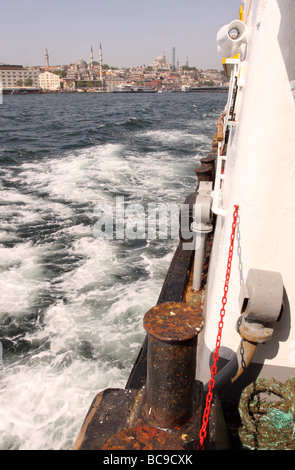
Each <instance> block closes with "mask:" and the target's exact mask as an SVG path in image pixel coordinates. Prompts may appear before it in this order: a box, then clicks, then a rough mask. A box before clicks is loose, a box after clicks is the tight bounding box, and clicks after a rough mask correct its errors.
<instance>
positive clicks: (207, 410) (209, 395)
mask: <svg viewBox="0 0 295 470" xmlns="http://www.w3.org/2000/svg"><path fill="white" fill-rule="evenodd" d="M234 208H235V210H234V213H233V223H232V231H231V236H230V247H229V252H228V260H227V269H226V275H225V283H224V289H223V297H222V301H221V303H222V308H221V310H220V320H219V323H218V333H217V338H216V345H215V351H214V354H213V365H212V367H211V379H210V380H209V383H208V392H207V396H206V404H205V409H204V413H203V422H202V426H201V429H200V433H199V438H200V440H199V444H198V450H203V449H204V441H205V439H206V436H207V426H208V421H209V415H210V409H211V403H212V399H213V389H214V386H215V380H214V377H215V375H216V373H217V362H218V359H219V348H220V343H221V336H222V329H223V318H224V316H225V306H226V303H227V293H228V285H229V279H230V273H231V266H232V259H233V249H234V241H235V233H236V227H237V218H238V209H239V206H234Z"/></svg>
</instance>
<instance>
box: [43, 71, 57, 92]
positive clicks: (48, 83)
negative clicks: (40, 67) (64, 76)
mask: <svg viewBox="0 0 295 470" xmlns="http://www.w3.org/2000/svg"><path fill="white" fill-rule="evenodd" d="M39 86H40V88H41V89H42V90H48V91H54V90H58V89H59V88H60V77H59V76H58V75H56V74H55V73H51V72H44V73H40V75H39Z"/></svg>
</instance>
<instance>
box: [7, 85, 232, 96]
mask: <svg viewBox="0 0 295 470" xmlns="http://www.w3.org/2000/svg"><path fill="white" fill-rule="evenodd" d="M2 93H3V95H6V96H7V95H11V96H14V95H17V96H20V95H68V94H70V95H72V94H73V93H74V94H85V93H88V94H90V93H92V94H97V93H112V94H131V95H134V94H135V95H138V94H141V95H142V94H144V95H149V94H155V93H158V91H155V92H154V93H150V92H146V93H145V92H136V91H133V92H127V93H126V92H118V91H117V92H116V93H114V92H112V91H107V90H96V91H90V90H89V91H86V90H85V91H83V92H81V91H80V92H79V91H77V90H75V91H42V90H39V89H36V88H35V89H31V88H23V89H13V90H11V89H3V90H2ZM163 93H164V94H166V93H228V87H226V86H223V87H222V86H221V87H218V86H207V87H194V88H191V89H190V90H187V91H182V90H181V89H176V90H166V91H164V92H163Z"/></svg>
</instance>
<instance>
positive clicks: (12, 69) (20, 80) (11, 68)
mask: <svg viewBox="0 0 295 470" xmlns="http://www.w3.org/2000/svg"><path fill="white" fill-rule="evenodd" d="M39 74H40V70H39V69H37V68H33V67H23V66H22V65H8V64H0V82H2V87H3V90H6V89H18V88H21V87H25V88H39Z"/></svg>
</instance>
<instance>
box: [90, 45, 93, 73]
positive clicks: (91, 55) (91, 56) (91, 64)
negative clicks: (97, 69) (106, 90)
mask: <svg viewBox="0 0 295 470" xmlns="http://www.w3.org/2000/svg"><path fill="white" fill-rule="evenodd" d="M90 70H93V49H92V46H91V49H90Z"/></svg>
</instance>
